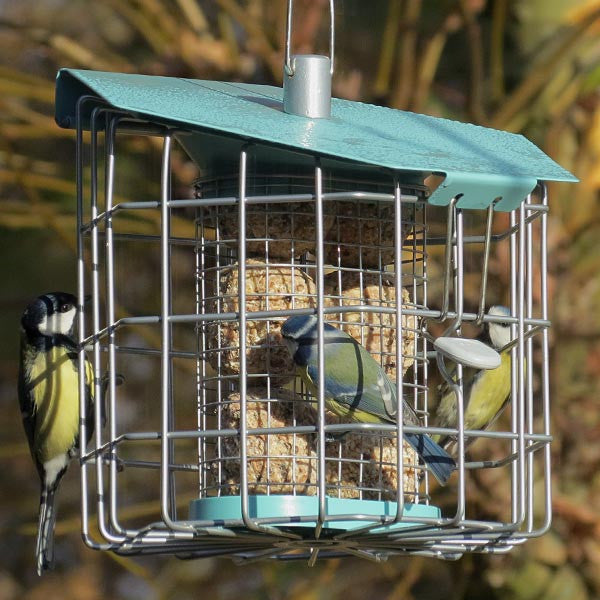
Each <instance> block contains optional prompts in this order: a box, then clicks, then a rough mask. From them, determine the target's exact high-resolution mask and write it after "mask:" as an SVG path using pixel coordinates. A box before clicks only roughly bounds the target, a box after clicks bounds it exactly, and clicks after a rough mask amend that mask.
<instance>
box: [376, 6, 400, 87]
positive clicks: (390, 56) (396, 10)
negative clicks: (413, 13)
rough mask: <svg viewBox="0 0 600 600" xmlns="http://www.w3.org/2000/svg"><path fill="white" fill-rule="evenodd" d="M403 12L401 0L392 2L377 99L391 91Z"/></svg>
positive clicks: (382, 49) (377, 82) (387, 20)
mask: <svg viewBox="0 0 600 600" xmlns="http://www.w3.org/2000/svg"><path fill="white" fill-rule="evenodd" d="M401 10H402V5H401V3H400V0H390V2H389V5H388V14H387V17H386V19H385V28H384V30H383V36H382V40H381V51H380V53H379V64H378V67H377V76H376V78H375V84H374V86H373V87H374V89H373V93H374V95H375V96H376V97H382V96H385V94H387V92H388V91H389V89H390V79H391V77H392V69H393V67H394V56H395V55H396V45H397V43H398V28H399V26H400V17H401V14H402V12H401Z"/></svg>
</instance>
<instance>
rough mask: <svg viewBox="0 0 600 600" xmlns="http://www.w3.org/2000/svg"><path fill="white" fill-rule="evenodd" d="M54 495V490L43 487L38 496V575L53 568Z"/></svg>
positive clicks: (36, 549) (36, 552)
mask: <svg viewBox="0 0 600 600" xmlns="http://www.w3.org/2000/svg"><path fill="white" fill-rule="evenodd" d="M54 493H55V490H54V489H52V488H46V487H44V488H42V493H41V496H40V520H39V524H38V535H37V543H36V546H35V556H36V559H37V573H38V575H41V574H42V573H43V572H44V571H47V570H48V569H52V568H53V566H54V523H55V521H56V511H55V510H54Z"/></svg>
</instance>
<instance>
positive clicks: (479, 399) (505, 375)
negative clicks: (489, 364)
mask: <svg viewBox="0 0 600 600" xmlns="http://www.w3.org/2000/svg"><path fill="white" fill-rule="evenodd" d="M501 358H502V362H501V363H500V366H499V367H497V368H496V369H491V370H489V371H486V372H485V373H484V374H483V376H482V377H480V378H479V380H478V381H477V382H476V383H475V384H474V386H473V389H472V390H471V398H470V400H469V404H468V406H467V409H466V411H465V427H466V428H467V429H483V428H485V427H486V425H487V424H488V423H490V421H492V419H494V417H495V416H496V413H497V412H498V411H499V410H500V409H501V407H502V405H503V404H504V402H505V401H506V399H507V398H508V396H509V394H510V383H511V378H510V352H504V353H503V354H502V355H501Z"/></svg>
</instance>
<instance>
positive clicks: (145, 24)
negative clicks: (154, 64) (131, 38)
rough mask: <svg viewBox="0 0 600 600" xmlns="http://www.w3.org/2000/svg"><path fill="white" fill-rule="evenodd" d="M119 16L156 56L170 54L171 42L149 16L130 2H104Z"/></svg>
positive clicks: (114, 0)
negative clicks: (134, 30)
mask: <svg viewBox="0 0 600 600" xmlns="http://www.w3.org/2000/svg"><path fill="white" fill-rule="evenodd" d="M104 1H105V3H106V4H107V5H109V6H110V7H111V8H112V9H113V10H114V11H115V12H116V13H117V14H119V15H121V17H122V18H123V19H125V21H127V22H128V23H129V24H130V25H131V26H132V27H133V28H134V29H136V30H137V32H138V33H139V34H140V35H141V36H142V38H143V39H144V40H145V41H146V43H147V44H148V45H149V46H150V48H151V49H152V50H153V51H154V53H155V54H157V55H159V56H161V55H166V54H168V52H169V41H168V40H167V38H166V36H165V35H164V34H163V33H162V29H161V28H160V27H157V26H156V24H155V23H153V22H152V21H151V20H150V18H149V17H148V15H147V14H146V13H144V12H142V11H140V10H136V9H135V8H134V7H133V6H132V5H131V4H130V3H129V2H122V1H121V0H104Z"/></svg>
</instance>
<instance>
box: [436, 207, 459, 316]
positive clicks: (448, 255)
mask: <svg viewBox="0 0 600 600" xmlns="http://www.w3.org/2000/svg"><path fill="white" fill-rule="evenodd" d="M457 202H458V198H456V197H455V198H452V200H451V201H450V204H449V205H448V219H447V221H446V251H445V260H444V263H445V264H444V291H443V292H442V310H441V311H440V316H439V317H438V318H437V319H436V321H438V322H443V321H445V320H446V318H447V317H448V308H449V306H450V272H451V270H452V240H453V238H454V207H455V206H456V203H457Z"/></svg>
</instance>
